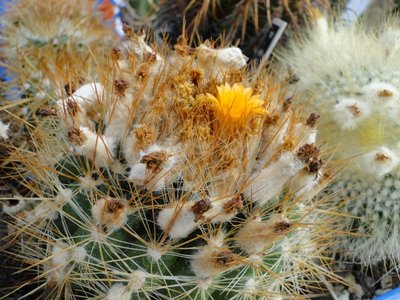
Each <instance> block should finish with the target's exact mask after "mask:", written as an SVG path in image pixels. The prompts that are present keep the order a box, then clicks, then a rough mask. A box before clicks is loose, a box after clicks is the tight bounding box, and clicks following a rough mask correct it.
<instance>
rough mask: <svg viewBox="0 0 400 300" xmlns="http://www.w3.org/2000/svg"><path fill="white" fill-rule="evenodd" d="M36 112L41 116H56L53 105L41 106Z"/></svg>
mask: <svg viewBox="0 0 400 300" xmlns="http://www.w3.org/2000/svg"><path fill="white" fill-rule="evenodd" d="M37 114H38V115H39V116H42V117H48V116H56V115H57V111H56V109H55V108H54V107H42V108H39V109H38V110H37Z"/></svg>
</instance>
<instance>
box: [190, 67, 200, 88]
mask: <svg viewBox="0 0 400 300" xmlns="http://www.w3.org/2000/svg"><path fill="white" fill-rule="evenodd" d="M190 78H191V80H192V82H193V84H194V85H195V86H198V85H199V83H200V81H201V80H203V72H202V71H201V70H199V69H198V70H192V71H191V72H190Z"/></svg>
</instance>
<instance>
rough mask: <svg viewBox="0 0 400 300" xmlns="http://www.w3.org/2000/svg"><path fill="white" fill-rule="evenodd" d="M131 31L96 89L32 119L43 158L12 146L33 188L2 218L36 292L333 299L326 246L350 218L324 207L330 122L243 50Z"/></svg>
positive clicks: (85, 89) (91, 85) (7, 206)
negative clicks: (160, 42)
mask: <svg viewBox="0 0 400 300" xmlns="http://www.w3.org/2000/svg"><path fill="white" fill-rule="evenodd" d="M127 34H128V35H129V37H130V41H129V43H128V44H127V45H126V47H125V48H124V49H121V50H120V51H118V50H115V51H113V53H112V55H111V58H110V59H111V60H112V61H111V63H110V65H111V66H112V68H111V69H108V70H100V71H99V72H100V73H99V74H101V76H99V78H100V80H99V81H98V82H90V81H87V82H84V83H83V84H82V86H81V87H80V88H78V89H77V90H76V91H75V92H74V93H72V94H71V95H69V96H68V95H65V97H63V98H61V99H59V100H56V101H54V103H53V105H52V107H47V108H46V109H42V110H40V112H39V113H38V114H37V115H35V116H33V118H34V120H33V121H32V124H33V125H32V127H30V134H31V136H32V140H33V141H34V144H35V147H34V149H32V150H31V151H27V150H26V149H22V148H20V149H16V150H15V151H14V157H13V159H15V160H19V161H20V164H21V165H20V167H19V173H20V174H22V175H23V177H24V178H27V177H29V178H31V179H32V180H30V181H26V182H25V186H26V187H28V189H29V192H27V193H25V194H24V195H14V197H12V198H11V197H10V200H9V201H8V202H7V201H4V202H3V210H4V211H7V212H8V213H9V214H10V215H12V216H13V219H14V222H13V223H11V224H10V226H9V232H10V236H9V238H10V239H11V240H12V241H13V242H14V243H17V245H14V248H13V251H10V253H12V254H13V255H14V256H15V257H16V258H18V259H20V260H22V261H23V262H25V263H26V264H28V265H27V266H26V267H25V268H24V272H28V271H30V272H32V273H33V274H34V275H33V276H34V279H35V280H34V282H35V283H37V284H38V286H39V287H38V288H37V289H36V290H41V291H42V294H41V296H43V298H46V299H50V298H51V299H60V298H65V299H77V298H91V299H110V300H111V299H282V298H285V299H286V298H288V297H305V295H309V294H313V293H320V291H321V289H322V287H323V284H322V283H323V282H326V280H329V278H332V279H333V278H335V275H333V274H331V273H330V272H329V270H328V268H326V267H325V263H327V261H328V259H327V257H326V256H325V250H326V249H327V247H328V245H330V244H331V242H330V238H331V236H332V234H335V227H334V226H335V225H334V222H335V221H336V219H335V217H333V219H332V216H334V215H335V214H330V213H329V209H330V203H329V198H326V199H323V200H320V201H318V202H315V201H314V200H313V196H314V195H315V193H316V192H317V191H319V190H320V189H321V188H322V187H323V186H324V185H325V183H326V182H327V181H328V180H329V177H330V176H329V174H328V173H329V172H327V171H328V170H329V168H328V167H326V166H325V165H324V162H323V161H322V160H321V158H320V149H319V148H318V147H317V146H316V145H315V144H314V142H315V134H316V128H315V125H316V120H317V118H318V116H317V115H316V114H311V115H310V117H308V118H306V119H305V120H302V119H301V118H300V114H299V112H298V111H293V110H292V109H291V108H290V99H286V100H285V99H284V96H283V94H284V93H283V92H282V90H281V87H280V85H279V84H274V83H273V82H272V80H271V78H269V77H268V76H267V74H265V73H258V77H256V76H255V74H254V73H253V72H252V71H251V69H246V59H245V57H244V56H243V55H241V52H240V50H239V49H237V48H235V47H229V48H223V49H215V48H213V47H212V46H211V45H201V46H199V48H196V49H193V48H190V47H188V46H187V45H186V44H184V41H181V43H180V45H179V47H177V50H176V51H170V52H168V53H167V54H161V52H159V51H157V52H155V51H154V50H153V49H152V48H150V47H149V46H148V45H147V44H146V43H145V39H144V36H137V35H135V34H134V33H133V32H130V31H129V30H127ZM232 58H234V59H232ZM46 110H48V111H47V113H46ZM49 111H50V112H51V113H48V112H49ZM11 200H13V201H11ZM12 207H14V209H12V210H11V208H12ZM326 212H328V213H326ZM10 293H12V291H11V292H10ZM38 297H39V296H38Z"/></svg>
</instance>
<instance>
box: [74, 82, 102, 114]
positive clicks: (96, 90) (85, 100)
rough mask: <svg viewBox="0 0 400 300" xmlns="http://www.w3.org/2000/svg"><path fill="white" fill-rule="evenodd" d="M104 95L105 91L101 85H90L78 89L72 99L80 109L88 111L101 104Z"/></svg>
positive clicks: (95, 83) (96, 83)
mask: <svg viewBox="0 0 400 300" xmlns="http://www.w3.org/2000/svg"><path fill="white" fill-rule="evenodd" d="M103 95H104V89H103V86H102V84H101V83H98V82H94V83H88V84H85V85H83V86H81V87H80V88H78V89H77V90H76V91H75V92H74V93H73V94H72V95H71V96H70V98H71V99H73V100H74V101H75V102H76V103H77V104H78V105H79V106H80V107H82V108H84V109H86V110H88V109H90V108H92V107H93V106H94V105H95V104H96V103H98V102H100V101H101V99H102V98H103Z"/></svg>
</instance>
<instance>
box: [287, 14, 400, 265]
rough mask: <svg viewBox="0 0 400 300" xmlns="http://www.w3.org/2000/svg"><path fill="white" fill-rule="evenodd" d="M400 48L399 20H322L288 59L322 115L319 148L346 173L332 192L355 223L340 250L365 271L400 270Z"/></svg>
mask: <svg viewBox="0 0 400 300" xmlns="http://www.w3.org/2000/svg"><path fill="white" fill-rule="evenodd" d="M399 46H400V24H399V22H398V20H396V19H395V18H389V20H387V21H386V22H384V23H383V24H382V25H381V27H379V28H375V29H374V30H373V31H372V30H371V31H367V29H365V28H363V26H362V25H361V24H357V23H356V24H353V25H347V24H340V23H333V24H329V22H328V21H327V20H326V19H325V18H323V17H317V18H316V20H315V24H314V26H313V28H312V29H311V31H310V32H309V34H308V35H307V38H304V39H301V40H299V41H296V42H293V43H292V51H290V52H287V53H286V54H285V55H283V58H284V60H285V62H286V63H287V64H288V65H289V66H290V68H291V71H292V72H293V74H294V77H295V78H296V80H295V81H296V83H295V84H294V87H295V89H296V92H297V94H298V95H301V97H303V99H304V100H306V101H308V102H311V103H312V107H314V109H315V108H318V109H319V111H320V112H321V122H320V124H319V125H320V127H319V128H320V130H319V137H318V139H317V140H319V142H321V143H324V144H327V147H329V148H331V149H332V152H333V153H334V154H333V156H334V157H335V159H337V160H341V161H343V162H344V165H345V166H346V167H345V168H344V170H343V172H342V173H341V176H340V180H339V182H338V183H337V184H335V185H332V186H331V188H330V189H331V190H332V191H334V192H335V193H336V194H337V198H338V199H342V200H344V201H345V202H344V204H343V207H344V212H346V213H348V214H351V215H353V216H355V218H353V221H351V222H350V223H346V224H347V228H346V229H350V230H352V232H353V233H354V236H353V237H347V238H345V239H343V240H342V243H341V247H340V248H339V250H340V251H342V253H343V255H344V257H345V258H347V259H350V260H352V261H355V262H360V263H361V264H363V265H364V266H369V265H371V264H375V263H377V262H382V261H386V262H387V261H388V262H389V264H388V266H393V265H397V264H398V263H399V262H400V227H399V226H400V223H399V221H400V210H399V208H400V189H399V188H400V178H399V170H400V169H399V163H400V144H399V133H400V127H399V120H400V118H399V116H400V104H399V103H400V102H399V101H400V98H399V96H400V94H399V91H400V72H399V67H400V51H399ZM282 61H283V60H282ZM310 99H312V100H310ZM328 145H329V146H328Z"/></svg>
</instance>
